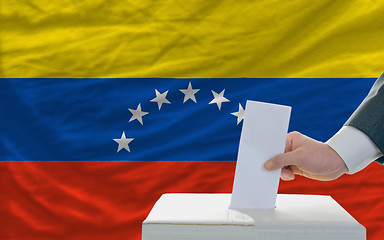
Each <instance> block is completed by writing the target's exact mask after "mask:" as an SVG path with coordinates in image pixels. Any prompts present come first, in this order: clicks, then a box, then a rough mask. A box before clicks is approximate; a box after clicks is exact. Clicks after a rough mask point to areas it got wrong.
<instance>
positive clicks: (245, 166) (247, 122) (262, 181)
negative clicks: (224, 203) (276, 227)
mask: <svg viewBox="0 0 384 240" xmlns="http://www.w3.org/2000/svg"><path fill="white" fill-rule="evenodd" d="M290 114H291V107H289V106H282V105H276V104H269V103H263V102H255V101H247V104H246V108H245V116H244V122H243V129H242V131H241V137H240V145H239V152H238V157H237V163H236V172H235V180H234V183H233V190H232V198H231V204H230V209H273V208H275V204H276V196H277V189H278V186H279V179H280V172H281V170H275V171H268V170H266V169H265V168H264V163H265V162H266V161H267V160H268V159H270V158H272V157H274V156H276V155H278V154H280V153H283V152H284V148H285V140H286V137H287V131H288V124H289V118H290Z"/></svg>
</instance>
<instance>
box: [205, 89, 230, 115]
mask: <svg viewBox="0 0 384 240" xmlns="http://www.w3.org/2000/svg"><path fill="white" fill-rule="evenodd" d="M211 91H212V94H213V97H214V98H213V100H212V101H211V102H210V103H209V104H213V103H216V104H217V107H218V108H219V110H220V109H221V104H222V103H223V102H229V100H228V99H226V98H225V97H224V91H225V89H224V90H223V91H221V93H219V94H218V93H216V92H215V91H213V90H211Z"/></svg>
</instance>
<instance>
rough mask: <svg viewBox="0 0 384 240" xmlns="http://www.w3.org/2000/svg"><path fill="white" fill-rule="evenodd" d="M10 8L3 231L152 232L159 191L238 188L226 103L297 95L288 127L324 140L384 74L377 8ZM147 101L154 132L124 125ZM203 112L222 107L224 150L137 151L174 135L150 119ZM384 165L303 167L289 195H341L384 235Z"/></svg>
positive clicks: (36, 235) (372, 230)
mask: <svg viewBox="0 0 384 240" xmlns="http://www.w3.org/2000/svg"><path fill="white" fill-rule="evenodd" d="M0 13H1V15H0V31H1V32H0V51H1V54H0V64H1V65H0V76H1V77H2V78H8V79H1V83H0V84H1V85H0V86H1V90H0V92H1V103H0V106H1V109H0V112H1V133H0V134H1V145H0V158H1V160H2V162H1V164H0V173H1V174H0V178H1V179H0V184H1V185H0V186H1V189H2V191H3V194H1V195H0V212H1V216H3V217H2V218H1V219H0V222H1V225H0V226H1V227H0V238H2V239H140V235H141V222H142V221H143V220H144V218H145V217H146V215H147V214H148V212H149V211H150V209H151V207H152V205H153V204H154V202H155V201H156V200H157V199H158V197H159V196H160V195H161V194H162V193H166V192H211V193H215V192H230V191H231V188H232V182H233V175H234V169H235V162H234V161H233V160H234V159H233V158H234V157H236V153H235V149H236V148H237V144H238V142H236V139H237V137H238V136H239V133H240V130H239V129H240V127H241V126H240V125H239V126H237V125H236V118H235V117H234V116H231V115H230V114H229V113H230V112H234V111H237V106H238V103H239V102H241V103H242V101H245V100H246V99H253V100H259V101H270V102H275V103H281V104H287V105H292V107H293V112H292V120H291V126H290V130H298V131H301V132H303V133H304V134H307V135H309V136H311V137H314V138H316V139H318V140H322V141H325V140H327V138H329V137H330V136H332V134H334V133H335V132H336V131H337V130H338V129H339V128H340V127H341V125H342V123H343V122H344V121H345V120H346V119H347V118H348V116H349V115H350V114H351V113H352V111H353V109H355V108H356V107H357V106H358V104H359V103H360V102H361V100H362V99H363V98H364V96H365V95H366V94H367V92H368V90H369V87H370V86H371V85H372V83H373V81H374V79H373V78H376V77H378V76H379V75H380V74H381V72H382V71H383V69H384V67H383V61H382V60H383V55H384V52H383V49H382V43H383V40H384V34H383V30H382V27H381V26H382V25H383V21H384V20H383V18H382V17H381V16H382V15H383V13H384V4H383V3H379V2H370V3H367V2H366V1H363V0H360V1H337V2H335V1H318V2H316V3H313V2H311V3H309V2H308V3H304V2H302V1H290V2H289V3H285V2H280V1H259V2H253V1H241V2H239V1H229V0H228V1H227V0H226V1H222V2H220V4H218V3H215V2H207V1H187V2H185V1H184V2H183V3H181V2H177V1H161V2H158V1H140V2H132V1H105V0H104V1H102V0H97V1H83V2H81V3H79V2H77V1H62V2H60V3H59V2H51V1H43V0H40V1H23V2H20V1H7V2H6V3H4V2H2V4H1V7H0ZM244 77H245V78H252V79H244ZM9 78H23V79H9ZM43 78H65V79H43ZM78 78H91V79H78ZM92 78H111V79H92ZM112 78H113V79H112ZM116 78H130V79H116ZM132 78H143V79H132ZM144 78H145V79H144ZM153 78H161V79H153ZM164 78H167V79H164ZM169 78H183V79H181V80H180V79H169ZM184 78H191V79H184ZM195 78H204V79H195ZM223 78H225V79H223ZM227 78H229V79H227ZM233 78H241V79H240V80H238V79H233ZM189 81H191V82H192V84H193V86H194V88H200V89H201V92H199V93H197V94H196V97H197V100H198V103H197V104H196V105H195V104H194V103H192V102H191V101H189V102H187V103H185V104H182V103H181V101H182V97H183V95H182V94H181V93H180V92H179V91H178V89H180V88H184V89H185V88H186V87H187V84H188V82H189ZM195 83H196V85H195ZM200 83H201V85H200ZM104 84H106V85H107V86H111V85H112V87H111V88H105V87H104V86H105V85H104ZM130 84H133V85H130ZM154 85H156V86H154ZM155 88H159V89H158V90H159V91H160V90H161V92H162V91H165V90H168V89H171V90H170V94H171V92H173V93H174V95H170V97H169V99H173V100H171V102H172V101H174V103H173V104H171V105H166V104H164V106H163V109H162V110H161V111H158V110H157V109H156V105H155V103H149V102H148V101H149V100H150V99H152V98H153V97H154V89H155ZM160 88H161V89H160ZM223 88H226V94H228V98H229V99H231V103H230V104H229V103H228V105H226V104H227V103H224V104H223V109H222V110H221V111H218V109H217V107H216V106H215V105H208V102H209V101H210V100H211V99H209V97H208V96H210V95H209V94H210V90H215V91H216V92H219V91H221V90H222V89H223ZM242 88H245V89H246V90H248V88H249V91H246V90H244V91H242V90H241V89H242ZM119 89H120V90H121V91H117V90H119ZM130 89H131V90H130ZM112 90H113V91H112ZM136 90H137V91H136ZM139 90H140V91H139ZM252 90H254V92H253V91H252ZM129 91H134V92H135V94H128V93H129ZM124 92H127V95H119V94H124ZM77 93H78V94H77ZM138 93H140V94H138ZM177 94H179V95H177ZM200 94H201V95H200ZM231 94H232V95H231ZM226 96H227V95H226ZM229 96H231V97H229ZM116 99H124V100H125V101H126V102H116V101H108V100H116ZM177 101H178V103H177ZM139 102H142V103H143V107H144V103H145V104H147V105H146V107H147V109H149V110H148V112H150V114H149V115H148V116H147V119H146V116H144V126H140V125H139V124H138V123H137V122H136V121H134V122H131V123H128V120H129V118H130V115H129V112H128V111H127V108H132V109H133V108H136V106H137V104H138V103H139ZM103 104H105V105H103ZM242 104H243V103H242ZM120 106H121V108H120ZM243 106H244V105H243ZM103 107H104V108H103ZM194 107H201V108H202V109H203V110H201V111H204V113H208V114H211V115H208V116H207V117H206V119H208V120H209V122H208V124H209V123H210V124H211V125H209V126H211V127H210V128H209V129H211V130H212V131H213V132H209V133H208V134H212V135H210V136H213V137H215V138H213V144H211V145H210V146H211V147H212V148H213V149H214V150H212V151H209V150H207V151H202V152H200V151H199V150H200V148H199V147H200V146H199V145H194V144H198V143H197V141H196V140H201V141H203V142H206V143H207V141H208V140H209V138H205V136H206V135H204V134H206V133H204V132H203V133H199V134H200V135H197V137H196V139H194V138H192V139H191V140H190V141H188V140H185V141H182V142H181V143H180V144H178V143H179V142H178V141H177V139H176V140H173V139H172V138H168V139H167V138H166V139H167V140H168V141H166V142H165V143H163V142H161V140H160V141H159V139H157V142H156V143H158V146H155V145H153V146H152V145H150V144H148V145H150V146H149V147H148V149H147V152H145V153H148V152H150V153H151V154H149V153H148V154H143V151H137V150H138V149H140V148H141V147H144V146H146V145H145V144H144V143H143V144H137V145H134V143H135V141H136V140H137V141H139V139H140V137H139V136H143V134H144V136H146V137H152V138H160V137H161V136H162V135H161V134H152V133H156V131H155V132H151V131H152V130H148V129H152V128H149V127H150V126H151V124H153V125H157V124H155V123H159V122H160V123H162V124H165V121H166V119H167V118H168V117H172V119H176V120H177V121H176V125H175V126H176V127H177V129H182V120H180V119H178V118H177V117H178V116H180V115H179V113H180V114H181V112H179V111H186V112H188V110H189V109H193V108H194ZM100 109H102V110H105V111H99V110H100ZM114 110H116V111H114ZM156 111H157V112H156ZM96 113H97V114H96ZM151 113H153V114H151ZM155 113H156V114H157V115H156V114H155ZM184 113H185V112H184ZM197 113H200V110H199V111H198V112H197ZM201 113H202V112H201ZM103 114H105V115H103ZM152 116H154V117H155V118H151V117H152ZM193 116H195V115H193ZM63 117H64V118H63ZM156 117H157V119H156ZM105 119H108V122H105V123H106V124H105V125H102V123H103V121H104V120H105ZM110 119H112V120H110ZM92 120H93V121H92ZM146 120H148V121H146ZM217 120H219V122H218V126H219V127H218V128H215V127H214V126H215V125H214V124H212V121H213V123H215V121H217ZM109 121H110V122H109ZM151 122H152V123H151ZM108 123H109V124H108ZM99 124H100V125H99ZM115 124H116V125H115ZM226 127H228V128H226ZM128 130H129V131H130V132H134V133H135V134H136V133H137V135H135V141H134V142H132V145H130V147H131V148H132V152H131V153H132V154H131V155H130V153H128V152H126V151H125V150H124V151H122V152H119V153H118V154H116V148H117V144H116V143H115V142H114V141H113V140H112V139H113V138H119V137H120V136H121V132H122V131H127V132H126V133H127V134H128ZM167 131H171V132H172V131H175V130H174V128H173V127H172V126H169V127H168V128H164V132H167ZM225 131H229V132H230V134H227V133H226V132H225ZM191 132H193V133H194V131H193V130H192V129H191V130H190V131H188V129H184V130H183V132H182V133H184V134H187V136H189V134H191ZM108 134H109V135H108ZM173 134H177V133H173ZM107 136H110V137H109V138H107ZM127 137H130V136H127ZM146 139H147V138H146ZM211 139H212V138H211ZM155 140H156V139H155ZM222 143H225V144H227V145H221V144H222ZM167 144H168V145H167ZM169 144H171V145H169ZM172 144H173V145H172ZM159 146H160V147H159ZM190 146H195V147H190ZM196 146H198V147H196ZM201 146H204V147H207V144H205V145H201ZM228 146H229V147H228ZM99 147H101V149H99ZM134 147H135V148H134ZM174 147H175V148H174ZM172 149H176V150H178V151H176V152H173V151H172ZM134 150H136V151H134ZM184 150H186V151H187V152H188V156H193V159H191V158H189V159H187V157H186V155H185V154H184V155H183V154H181V153H182V152H183V151H184ZM139 152H140V154H142V155H135V154H138V153H139ZM212 152H213V153H214V154H212ZM74 153H75V154H74ZM120 153H121V154H120ZM205 153H206V154H205ZM191 154H192V155H191ZM209 154H212V155H209ZM110 156H112V157H113V158H112V157H110ZM155 156H158V157H157V158H156V157H155ZM108 157H109V158H110V159H108ZM100 160H112V161H100ZM113 160H119V161H113ZM159 160H161V161H159ZM167 160H168V161H167ZM186 160H193V161H186ZM199 160H200V161H199ZM223 160H226V161H223ZM89 161H91V162H89ZM382 171H383V169H382V167H381V166H380V165H378V164H376V163H373V164H371V165H370V166H368V167H367V168H366V169H365V170H363V171H361V172H359V173H357V174H355V175H353V176H342V177H341V178H340V179H338V180H335V181H332V182H317V181H312V180H308V179H304V178H301V177H298V178H297V179H296V180H294V181H293V182H287V183H286V182H282V183H281V185H280V189H279V192H281V193H309V194H326V195H331V196H332V197H333V198H334V199H335V200H336V201H337V202H339V203H340V204H341V205H342V206H343V207H344V208H345V209H346V210H347V211H348V212H350V213H351V214H352V216H353V217H355V218H356V219H357V220H358V221H359V222H360V223H362V224H363V225H364V226H365V227H366V228H367V235H368V239H380V236H382V234H383V233H384V232H383V230H382V228H381V226H382V225H383V216H384V215H383V213H384V205H383V204H382V201H381V200H382V199H383V196H384V191H383V187H382V186H383V181H384V180H382V178H381V176H382Z"/></svg>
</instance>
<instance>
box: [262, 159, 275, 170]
mask: <svg viewBox="0 0 384 240" xmlns="http://www.w3.org/2000/svg"><path fill="white" fill-rule="evenodd" d="M264 167H265V168H266V169H267V170H271V169H272V167H273V163H272V162H271V161H267V162H265V163H264Z"/></svg>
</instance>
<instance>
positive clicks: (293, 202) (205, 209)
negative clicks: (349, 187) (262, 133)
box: [142, 194, 366, 240]
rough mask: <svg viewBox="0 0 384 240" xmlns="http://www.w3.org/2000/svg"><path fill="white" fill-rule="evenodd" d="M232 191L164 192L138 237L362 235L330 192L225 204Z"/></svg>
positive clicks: (263, 239) (230, 239) (226, 239)
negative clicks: (241, 205) (264, 205)
mask: <svg viewBox="0 0 384 240" xmlns="http://www.w3.org/2000/svg"><path fill="white" fill-rule="evenodd" d="M230 200H231V194H164V195H162V196H161V197H160V199H159V200H158V201H157V202H156V204H155V205H154V207H153V208H152V210H151V212H150V213H149V215H148V217H147V218H146V219H145V221H144V222H143V224H142V239H143V240H192V239H193V240H197V239H199V240H235V239H236V240H254V239H258V240H267V239H268V240H277V239H279V240H280V239H284V240H298V239H305V240H320V239H321V240H325V239H327V240H332V239H334V240H344V239H345V240H363V239H366V231H365V228H364V227H363V226H362V225H361V224H359V223H358V222H357V221H356V220H355V219H354V218H353V217H352V216H351V215H350V214H349V213H348V212H347V211H345V210H344V209H343V208H342V207H341V206H340V205H339V204H338V203H337V202H336V201H335V200H333V199H332V198H331V197H330V196H319V195H293V194H278V196H277V199H276V207H275V208H274V209H266V210H261V209H242V210H233V209H229V204H230Z"/></svg>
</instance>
